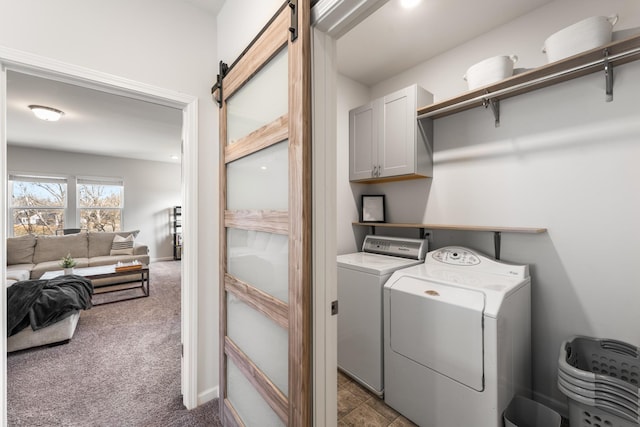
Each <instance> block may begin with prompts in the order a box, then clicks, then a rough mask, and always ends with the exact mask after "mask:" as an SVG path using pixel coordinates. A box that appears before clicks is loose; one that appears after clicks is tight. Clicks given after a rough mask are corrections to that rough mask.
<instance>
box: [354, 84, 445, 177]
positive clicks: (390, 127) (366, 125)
mask: <svg viewBox="0 0 640 427" xmlns="http://www.w3.org/2000/svg"><path fill="white" fill-rule="evenodd" d="M424 102H427V103H429V102H433V95H432V94H430V93H429V92H427V91H426V90H424V89H423V88H421V87H419V86H418V85H413V86H409V87H407V88H405V89H401V90H399V91H396V92H393V93H391V94H389V95H386V96H384V97H382V98H378V99H375V100H373V101H371V102H370V103H368V104H365V105H363V106H361V107H358V108H354V109H353V110H351V111H349V179H350V180H351V181H357V182H384V181H398V180H405V179H416V178H426V177H430V176H432V174H433V159H432V154H433V150H432V145H431V144H432V143H431V141H432V139H433V127H432V123H431V122H430V121H421V122H420V126H418V121H417V119H416V118H417V114H416V112H417V110H418V106H420V105H426V104H424Z"/></svg>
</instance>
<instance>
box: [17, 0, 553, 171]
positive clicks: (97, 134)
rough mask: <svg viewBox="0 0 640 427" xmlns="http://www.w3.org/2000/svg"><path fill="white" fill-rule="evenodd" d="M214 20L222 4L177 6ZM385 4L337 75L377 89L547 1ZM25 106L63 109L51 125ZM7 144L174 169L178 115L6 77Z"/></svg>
mask: <svg viewBox="0 0 640 427" xmlns="http://www.w3.org/2000/svg"><path fill="white" fill-rule="evenodd" d="M182 1H185V2H186V3H189V4H191V5H192V6H194V7H197V8H200V9H202V10H203V11H206V12H207V13H211V14H212V15H214V16H215V15H217V13H218V12H219V11H220V8H221V7H222V5H223V3H224V1H225V0H182ZM399 1H400V0H389V1H388V2H387V3H386V4H385V5H384V6H382V7H381V8H380V9H378V10H377V11H376V12H374V13H373V14H372V15H371V16H369V17H368V18H367V19H366V20H365V21H363V22H362V23H361V24H359V25H358V26H356V27H355V28H354V29H352V30H351V31H350V32H348V33H347V34H345V35H344V36H342V37H341V38H340V39H339V40H338V43H337V54H338V58H337V62H338V70H339V72H340V73H341V74H343V75H345V76H348V77H350V78H352V79H354V80H356V81H359V82H361V83H363V84H365V85H368V86H370V85H373V84H376V83H379V82H381V81H383V80H385V79H387V78H389V77H391V76H393V75H394V74H395V73H398V72H400V71H403V70H406V69H408V68H410V67H413V66H415V65H417V64H419V63H421V62H424V61H426V60H427V59H429V58H431V57H433V56H436V55H438V54H440V53H442V52H444V51H446V50H448V49H451V48H452V47H455V46H457V45H459V44H462V43H464V42H465V41H467V40H470V39H472V38H474V37H476V36H478V35H480V34H482V33H485V32H487V31H489V30H490V29H492V28H495V27H497V26H499V25H502V24H504V23H506V22H509V21H511V20H513V19H514V18H516V17H518V16H520V15H523V14H525V13H528V12H530V11H531V10H533V9H535V8H537V7H540V6H542V5H544V4H546V3H549V2H550V1H552V0H482V1H476V0H422V3H421V4H420V5H419V6H418V7H416V8H414V9H410V10H405V9H402V8H401V7H400V5H399ZM30 104H41V105H47V106H50V107H53V108H57V109H60V110H63V111H64V112H65V116H64V117H63V118H62V119H61V120H60V121H59V122H55V123H51V122H43V121H40V120H38V119H36V118H35V117H34V116H33V115H32V114H31V112H30V111H29V109H28V108H27V106H28V105H30ZM7 123H8V125H7V140H8V142H9V144H13V145H22V146H30V147H39V148H48V149H57V150H63V151H71V152H86V153H93V154H99V155H106V156H116V157H130V158H138V159H147V160H155V161H162V162H179V160H172V159H171V156H178V157H179V156H180V144H181V128H182V113H181V111H180V110H177V109H173V108H169V107H165V106H160V105H156V104H151V103H148V102H144V101H140V100H134V99H130V98H126V97H122V96H118V95H113V94H108V93H104V92H100V91H96V90H93V89H87V88H83V87H78V86H74V85H70V84H67V83H60V82H55V81H51V80H46V79H43V78H38V77H34V76H29V75H25V74H20V73H16V72H10V73H9V75H8V82H7Z"/></svg>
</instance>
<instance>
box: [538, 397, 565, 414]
mask: <svg viewBox="0 0 640 427" xmlns="http://www.w3.org/2000/svg"><path fill="white" fill-rule="evenodd" d="M533 400H535V401H536V402H539V403H542V404H543V405H545V406H548V407H549V408H551V409H553V410H554V411H556V412H557V413H559V414H560V415H562V416H563V417H569V405H568V404H567V403H566V402H561V401H559V400H556V399H552V398H551V397H549V396H546V395H544V394H541V393H536V392H534V393H533Z"/></svg>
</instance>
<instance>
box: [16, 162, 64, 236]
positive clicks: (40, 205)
mask: <svg viewBox="0 0 640 427" xmlns="http://www.w3.org/2000/svg"><path fill="white" fill-rule="evenodd" d="M9 193H10V197H11V200H10V202H9V211H10V212H9V221H10V226H11V227H12V230H10V233H9V234H10V235H13V236H23V235H25V234H56V230H59V229H62V228H64V225H65V210H66V207H67V179H66V178H60V177H46V176H29V175H9Z"/></svg>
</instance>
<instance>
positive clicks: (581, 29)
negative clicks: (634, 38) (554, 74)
mask: <svg viewBox="0 0 640 427" xmlns="http://www.w3.org/2000/svg"><path fill="white" fill-rule="evenodd" d="M616 22H618V15H612V16H609V17H607V16H592V17H590V18H587V19H583V20H582V21H580V22H576V23H575V24H573V25H570V26H568V27H566V28H563V29H562V30H560V31H558V32H556V33H553V34H552V35H550V36H549V37H548V38H547V40H545V42H544V46H543V48H542V52H543V53H546V54H547V61H548V62H556V61H559V60H561V59H564V58H567V57H569V56H573V55H577V54H578V53H580V52H584V51H587V50H591V49H595V48H597V47H599V46H603V45H605V44H607V43H611V34H612V32H613V26H614V25H616Z"/></svg>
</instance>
